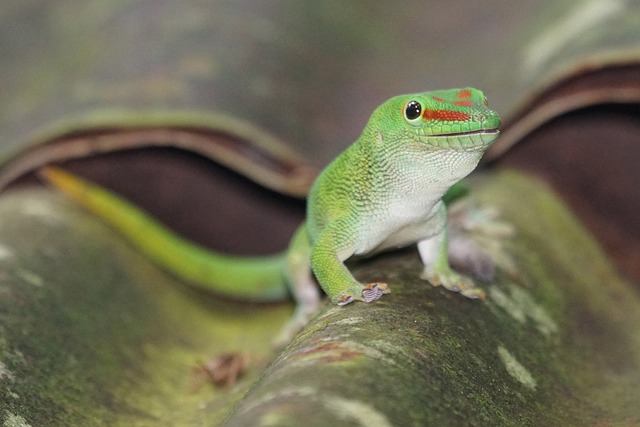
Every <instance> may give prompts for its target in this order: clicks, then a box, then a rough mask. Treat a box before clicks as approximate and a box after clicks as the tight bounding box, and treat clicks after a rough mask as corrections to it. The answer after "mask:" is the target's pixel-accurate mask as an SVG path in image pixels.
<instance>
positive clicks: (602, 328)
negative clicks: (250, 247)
mask: <svg viewBox="0 0 640 427" xmlns="http://www.w3.org/2000/svg"><path fill="white" fill-rule="evenodd" d="M475 190H476V191H475V194H476V195H477V197H478V199H480V200H481V202H482V203H491V204H492V205H495V206H497V207H499V208H500V210H501V211H502V215H503V218H504V219H507V220H508V221H510V222H512V223H513V224H514V225H515V226H516V227H517V229H518V235H517V236H516V237H515V238H514V239H513V240H512V241H509V242H508V243H507V246H506V249H507V251H508V253H509V254H510V255H511V257H512V259H513V262H514V263H515V265H516V266H517V274H515V273H514V272H511V273H507V272H506V271H503V270H500V271H499V272H498V276H497V279H496V281H495V283H492V284H488V285H485V289H486V290H487V291H488V294H489V298H488V300H487V301H486V302H484V303H482V302H478V301H469V300H466V299H464V298H461V297H459V296H457V295H455V294H452V293H450V292H446V291H443V290H440V289H437V288H432V287H430V286H429V285H427V284H426V283H425V282H423V281H421V280H420V279H419V278H418V274H419V272H420V261H419V259H418V256H417V254H416V253H415V252H414V251H412V250H406V251H401V252H396V253H392V254H388V255H384V256H380V257H378V258H377V259H375V260H372V261H371V262H366V263H363V264H361V265H358V266H356V267H355V271H356V272H357V275H358V277H359V278H361V279H365V278H368V279H371V278H376V279H381V280H386V281H388V282H390V283H392V284H393V286H394V287H393V293H392V294H391V295H388V296H387V297H388V298H387V299H385V300H381V301H378V302H376V303H374V304H370V305H365V304H353V305H351V306H348V307H345V308H338V307H334V306H326V307H325V308H324V310H323V312H322V313H321V314H320V316H319V317H318V318H317V319H316V320H315V321H314V322H313V323H312V324H311V325H310V326H309V328H308V329H307V330H306V331H304V332H303V333H302V334H301V335H300V336H299V337H298V338H297V339H296V340H295V342H293V343H292V344H291V346H289V347H288V348H287V349H286V350H285V351H284V352H283V353H282V354H281V355H280V356H278V358H277V359H276V360H275V362H274V363H273V364H272V365H271V366H270V367H269V368H268V370H267V371H266V372H264V374H263V375H262V376H261V375H260V373H261V366H264V364H265V363H267V361H268V360H269V359H270V358H271V357H272V355H270V354H269V352H268V351H265V348H268V345H267V344H266V343H267V342H268V341H269V340H270V339H271V338H272V337H273V336H274V335H275V333H276V331H277V329H278V327H279V326H280V325H281V324H282V322H283V321H284V319H285V318H286V316H287V315H288V314H290V309H289V307H288V306H287V305H283V306H252V305H242V304H231V303H225V302H222V301H219V300H218V299H216V298H212V297H210V296H206V295H204V294H200V293H195V292H192V291H191V290H189V289H188V288H185V287H183V286H181V285H180V284H179V283H176V282H175V281H174V280H172V279H171V278H170V277H166V275H164V274H163V273H162V272H160V271H158V270H156V269H155V267H153V266H152V265H150V264H149V263H148V262H147V261H145V260H144V259H142V258H141V257H140V256H139V255H138V254H136V253H135V252H133V251H132V250H131V249H130V248H129V247H128V246H127V245H126V243H124V242H122V241H121V240H120V239H118V238H117V237H116V236H114V235H113V234H112V233H111V232H110V231H109V230H108V229H106V228H105V227H104V226H102V225H101V224H100V223H98V222H96V221H95V220H94V219H92V218H91V217H89V216H87V215H85V214H84V213H83V212H82V211H78V210H77V208H75V207H74V206H72V205H70V204H68V203H66V202H64V201H62V200H60V199H59V198H57V197H54V196H53V195H51V194H49V193H46V192H42V191H35V190H34V191H29V192H21V193H19V194H13V195H6V196H4V197H3V198H2V199H0V220H1V221H0V224H1V225H0V244H1V249H2V250H1V251H0V255H1V256H0V263H1V267H2V270H1V271H2V278H1V280H0V294H1V295H2V298H0V324H1V325H2V328H1V329H0V333H1V337H0V338H1V339H0V362H1V363H0V390H2V394H1V395H0V417H1V418H0V420H2V422H3V423H4V425H7V426H9V425H20V422H25V423H28V424H29V425H32V426H36V425H50V426H56V425H64V426H74V425H78V426H84V425H116V426H117V425H128V426H156V425H175V426H180V425H218V424H220V422H221V420H222V418H223V417H224V416H225V415H226V414H228V413H229V411H230V410H231V409H232V408H233V407H234V406H235V404H236V402H237V401H238V399H240V398H241V397H242V394H243V393H244V392H245V391H246V390H248V389H250V391H249V394H248V395H247V396H246V398H245V399H244V400H243V401H242V402H241V403H240V405H239V406H238V408H237V409H236V411H235V413H234V414H233V415H232V416H231V417H230V418H229V419H228V421H227V424H228V425H261V424H262V425H264V424H269V423H272V425H273V423H276V424H277V425H300V424H301V423H304V424H305V425H310V426H311V425H327V423H329V422H331V423H332V424H333V425H382V426H384V425H452V424H453V425H594V424H605V425H606V424H616V423H618V424H623V425H624V423H625V422H626V423H628V424H631V425H633V423H637V422H640V412H639V411H638V408H637V399H636V398H635V393H636V390H637V389H638V387H640V331H639V330H638V328H637V327H636V325H638V324H640V323H639V322H640V299H639V297H638V294H637V291H634V290H633V289H632V288H631V287H630V286H629V284H627V283H625V282H624V281H623V280H621V279H620V278H619V277H618V276H617V275H616V273H615V272H614V271H613V269H612V268H611V266H610V265H609V263H608V261H607V260H606V259H605V258H604V255H603V253H602V252H601V250H600V249H599V248H598V246H597V245H596V244H595V243H594V242H593V240H592V239H591V238H590V237H589V236H588V234H587V233H586V232H585V230H584V229H583V228H582V227H581V226H579V225H577V224H576V223H575V221H574V219H573V217H572V215H571V214H570V213H569V212H568V211H566V209H565V208H563V207H562V206H561V205H559V203H558V201H557V200H556V199H555V198H554V197H553V196H551V195H550V194H549V193H548V192H547V191H546V190H545V188H544V187H541V186H540V185H539V183H536V182H532V181H531V180H528V179H524V178H522V177H520V176H518V175H515V174H513V173H509V174H505V173H502V174H497V175H494V176H490V177H487V178H486V179H483V180H482V181H481V182H477V183H476V186H475ZM523 195H526V197H523ZM514 200H517V201H518V203H514ZM25 236H28V238H25ZM234 350H235V351H239V350H247V351H249V352H250V353H251V355H252V362H251V368H250V371H249V374H248V375H247V376H246V377H243V379H241V381H240V382H239V383H238V384H237V385H236V386H234V387H232V388H231V389H223V390H217V391H216V390H214V389H213V388H211V387H209V386H206V387H203V388H202V389H201V390H199V391H197V392H195V393H194V392H190V391H189V384H190V381H191V373H190V370H191V368H192V367H193V366H194V365H196V364H197V363H198V361H203V360H206V359H207V358H209V357H211V356H215V355H216V354H221V353H224V352H227V351H234ZM259 376H261V378H260V379H258V377H259ZM256 380H257V382H256ZM254 382H256V383H255V385H253V386H252V384H253V383H254Z"/></svg>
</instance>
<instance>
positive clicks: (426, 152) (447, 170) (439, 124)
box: [40, 88, 500, 343]
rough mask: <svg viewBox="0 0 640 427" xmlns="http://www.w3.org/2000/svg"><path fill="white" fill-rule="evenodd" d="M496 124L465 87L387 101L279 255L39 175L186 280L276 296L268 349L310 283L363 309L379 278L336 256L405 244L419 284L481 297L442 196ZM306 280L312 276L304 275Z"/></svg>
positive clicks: (301, 315)
mask: <svg viewBox="0 0 640 427" xmlns="http://www.w3.org/2000/svg"><path fill="white" fill-rule="evenodd" d="M499 126H500V118H499V116H498V114H497V113H496V112H495V111H493V110H491V109H489V107H488V103H487V99H486V97H485V96H484V94H483V93H482V92H481V91H480V90H477V89H474V88H461V89H448V90H436V91H430V92H422V93H415V94H408V95H400V96H396V97H393V98H391V99H389V100H387V101H386V102H384V103H383V104H381V105H380V106H379V107H378V108H376V109H375V110H374V112H373V113H372V114H371V116H370V118H369V120H368V122H367V124H366V126H365V127H364V129H363V131H362V133H361V135H360V137H359V138H358V139H357V140H356V141H355V142H354V143H353V144H352V145H350V146H349V147H348V148H347V149H346V150H345V151H344V152H343V153H342V154H340V155H339V156H338V157H337V158H336V159H335V160H334V161H333V162H331V163H330V164H329V165H328V166H326V167H325V168H324V169H323V170H322V172H321V173H320V174H319V175H318V177H317V178H316V180H315V182H314V184H313V185H312V187H311V190H310V193H309V196H308V198H307V213H306V219H305V221H304V222H303V223H302V224H301V225H300V226H299V228H298V229H297V231H296V232H295V233H294V235H293V237H292V239H291V242H290V244H289V246H288V248H287V249H286V250H285V251H283V252H282V253H280V254H275V255H272V256H262V257H236V256H230V255H225V254H221V253H216V252H213V251H210V250H208V249H205V248H203V247H200V246H197V245H195V244H194V243H191V242H189V241H187V240H186V239H183V238H181V237H179V236H177V235H176V234H175V233H173V232H171V231H169V230H168V229H167V228H166V227H165V226H163V225H162V224H160V223H159V222H158V221H156V220H154V219H152V218H151V217H149V216H148V215H147V214H145V213H144V212H142V211H141V210H139V209H138V208H136V207H135V206H133V205H132V204H130V203H129V202H127V201H125V200H123V199H122V198H120V197H119V196H117V195H115V194H113V193H111V192H109V191H108V190H106V189H103V188H101V187H99V186H97V185H95V184H93V183H90V182H88V181H85V180H84V179H82V178H80V177H77V176H75V175H72V174H70V173H69V172H66V171H64V170H62V169H60V168H58V167H56V166H46V167H44V168H42V169H41V171H40V175H41V177H42V178H43V179H44V180H45V181H47V182H48V183H50V184H51V185H53V186H54V187H56V188H58V189H60V190H61V191H62V192H64V193H66V194H67V195H68V196H70V197H71V198H72V199H74V200H75V201H77V202H78V203H79V204H80V205H82V206H84V207H85V208H87V209H89V210H90V211H92V212H93V213H94V214H96V215H98V216H99V217H101V218H102V219H103V220H105V221H107V222H108V223H110V224H111V225H112V226H114V227H115V228H116V229H117V230H119V231H120V232H121V233H122V234H124V235H125V236H126V237H127V238H128V239H129V240H131V241H132V242H133V243H134V244H135V245H137V246H138V247H139V248H140V249H141V250H142V251H143V252H144V253H146V254H147V256H149V257H150V258H152V259H153V260H154V261H156V262H157V263H158V264H160V265H161V266H162V267H163V268H165V269H166V270H168V271H170V272H172V273H173V274H174V275H176V276H178V277H180V278H183V279H184V280H186V281H187V282H190V283H193V284H196V285H198V286H200V287H204V288H207V289H209V290H211V291H214V292H216V293H219V294H222V295H225V296H228V297H232V298H235V299H243V300H253V301H277V300H283V299H286V298H288V297H290V296H293V299H294V300H295V302H296V310H295V313H294V315H293V317H292V319H291V320H290V321H289V324H288V325H287V326H286V327H285V329H284V330H283V332H282V333H281V334H280V337H279V338H278V339H277V340H276V342H279V343H286V342H288V341H289V340H290V339H291V338H293V335H295V333H296V332H297V331H298V330H300V329H301V328H302V327H303V326H304V325H305V324H306V323H307V322H308V321H309V319H310V318H311V316H312V315H313V314H314V313H315V312H316V310H317V308H318V307H319V305H320V302H321V300H322V294H321V292H320V290H319V289H318V286H317V285H316V280H317V283H318V284H319V285H320V288H321V289H322V290H323V291H324V293H325V294H326V295H327V296H328V298H329V299H330V300H331V301H332V302H333V303H335V304H338V305H341V306H342V305H347V304H349V303H352V302H354V301H362V302H365V303H370V302H373V301H375V300H378V299H379V298H381V297H382V296H383V295H386V294H388V293H390V290H391V286H390V285H389V284H387V283H380V282H370V283H360V282H358V281H357V280H356V279H355V278H354V277H353V276H352V274H351V272H350V271H349V269H348V268H347V266H346V265H345V261H347V260H348V259H350V258H352V257H367V256H370V255H373V254H377V253H379V252H382V251H386V250H391V249H394V248H401V247H406V246H410V245H416V246H417V248H418V252H419V255H420V258H421V260H422V263H423V264H424V267H423V272H422V276H421V277H422V278H423V279H425V280H427V281H428V282H430V283H431V284H432V285H434V286H442V287H444V288H446V289H448V290H451V291H455V292H459V293H460V294H461V295H463V296H465V297H467V298H471V299H484V297H485V293H484V292H483V291H482V290H481V289H480V288H478V287H477V286H476V285H475V283H474V280H473V279H472V278H470V277H468V276H465V275H462V274H460V273H458V272H456V271H454V270H453V269H452V268H451V266H450V264H449V259H448V244H447V243H448V241H447V223H446V222H447V215H446V206H445V203H444V202H443V198H444V197H445V195H446V193H447V192H448V191H449V190H450V188H451V187H452V186H454V184H456V183H458V182H459V181H460V180H462V179H463V178H464V177H466V176H467V175H468V174H470V173H471V172H472V171H473V170H474V169H475V168H476V166H477V165H478V162H479V161H480V158H481V157H482V155H483V154H484V152H485V151H486V150H487V149H488V148H489V147H490V146H491V144H492V143H493V142H494V141H495V140H496V139H497V137H498V135H499V130H498V128H499ZM314 278H315V280H314Z"/></svg>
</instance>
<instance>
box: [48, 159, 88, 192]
mask: <svg viewBox="0 0 640 427" xmlns="http://www.w3.org/2000/svg"><path fill="white" fill-rule="evenodd" d="M38 176H39V177H40V179H42V180H43V181H44V182H45V183H47V184H49V185H51V186H53V187H54V188H56V189H58V190H60V191H62V192H63V193H65V194H67V195H69V196H71V197H75V198H77V197H80V196H81V195H82V193H84V192H85V191H86V188H87V183H86V182H84V180H82V179H81V178H79V177H77V176H75V175H73V174H71V173H69V172H66V171H64V170H63V169H61V168H59V167H56V166H45V167H43V168H40V169H39V170H38Z"/></svg>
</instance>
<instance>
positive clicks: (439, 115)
mask: <svg viewBox="0 0 640 427" xmlns="http://www.w3.org/2000/svg"><path fill="white" fill-rule="evenodd" d="M422 118H423V119H425V120H435V121H438V122H466V121H468V120H469V119H471V116H470V115H469V114H467V113H463V112H461V111H451V110H430V109H428V108H427V109H425V110H424V111H423V112H422Z"/></svg>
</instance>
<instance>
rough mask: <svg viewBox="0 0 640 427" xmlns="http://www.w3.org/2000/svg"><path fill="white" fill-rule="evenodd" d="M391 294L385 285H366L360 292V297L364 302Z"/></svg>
mask: <svg viewBox="0 0 640 427" xmlns="http://www.w3.org/2000/svg"><path fill="white" fill-rule="evenodd" d="M389 292H391V291H390V290H389V286H388V285H387V284H386V283H368V284H366V285H365V286H364V289H363V290H362V297H363V298H364V301H365V302H371V301H375V300H377V299H378V298H380V297H381V296H382V295H384V294H388V293H389Z"/></svg>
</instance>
